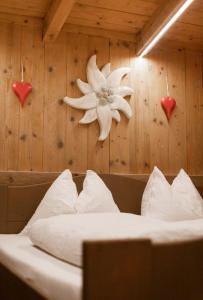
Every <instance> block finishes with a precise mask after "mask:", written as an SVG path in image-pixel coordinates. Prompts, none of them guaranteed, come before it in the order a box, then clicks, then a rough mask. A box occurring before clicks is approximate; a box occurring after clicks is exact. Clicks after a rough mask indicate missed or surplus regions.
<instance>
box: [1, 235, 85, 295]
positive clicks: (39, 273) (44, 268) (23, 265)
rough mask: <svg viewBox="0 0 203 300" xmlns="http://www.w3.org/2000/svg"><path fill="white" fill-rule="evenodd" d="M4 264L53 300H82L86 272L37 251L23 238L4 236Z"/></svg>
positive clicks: (2, 239)
mask: <svg viewBox="0 0 203 300" xmlns="http://www.w3.org/2000/svg"><path fill="white" fill-rule="evenodd" d="M0 262H1V263H2V264H3V265H4V266H5V267H7V268H8V269H9V270H10V271H12V272H13V273H14V274H16V275H17V276H18V277H19V278H21V279H22V280H23V281H24V282H25V283H27V284H28V285H29V286H31V287H32V288H34V289H35V290H36V291H37V292H38V293H39V294H41V295H42V296H43V297H45V298H47V299H50V300H67V299H68V300H80V299H81V298H82V269H81V268H78V267H76V266H73V265H71V264H68V263H65V262H63V261H61V260H58V259H57V258H55V257H53V256H51V255H49V254H47V253H46V252H43V251H42V250H40V249H38V248H36V247H34V246H33V245H32V243H31V241H30V239H29V238H28V237H26V236H22V235H6V234H5V235H3V234H2V235H0Z"/></svg>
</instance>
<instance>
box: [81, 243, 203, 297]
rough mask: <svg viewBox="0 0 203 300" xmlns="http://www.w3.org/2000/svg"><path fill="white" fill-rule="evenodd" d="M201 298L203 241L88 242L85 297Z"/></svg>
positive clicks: (202, 285) (85, 264)
mask: <svg viewBox="0 0 203 300" xmlns="http://www.w3.org/2000/svg"><path fill="white" fill-rule="evenodd" d="M95 299H96V300H114V299H115V300H124V299H125V300H134V299H139V300H155V299H156V300H163V299H164V300H202V299H203V240H199V241H192V242H184V243H174V244H163V245H161V244H160V245H153V244H151V242H150V241H147V240H140V241H138V240H131V241H129V240H128V241H112V242H109V241H102V242H86V243H85V244H84V289H83V300H95Z"/></svg>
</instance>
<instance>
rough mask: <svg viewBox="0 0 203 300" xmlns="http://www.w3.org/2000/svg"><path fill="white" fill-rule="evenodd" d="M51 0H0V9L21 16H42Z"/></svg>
mask: <svg viewBox="0 0 203 300" xmlns="http://www.w3.org/2000/svg"><path fill="white" fill-rule="evenodd" d="M50 3H51V0H32V1H24V0H23V1H21V0H1V2H0V11H1V12H3V13H11V14H13V13H14V14H17V15H23V16H34V17H44V16H45V14H46V12H47V10H48V7H49V5H50Z"/></svg>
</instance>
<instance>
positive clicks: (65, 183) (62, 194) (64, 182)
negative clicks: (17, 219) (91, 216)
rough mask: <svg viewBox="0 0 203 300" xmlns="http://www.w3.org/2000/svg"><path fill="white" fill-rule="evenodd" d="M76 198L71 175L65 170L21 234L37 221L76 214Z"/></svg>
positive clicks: (75, 189) (76, 194) (76, 193)
mask: <svg viewBox="0 0 203 300" xmlns="http://www.w3.org/2000/svg"><path fill="white" fill-rule="evenodd" d="M77 198H78V192H77V188H76V185H75V183H74V182H73V179H72V174H71V172H70V171H69V170H65V171H64V172H63V173H61V174H60V175H59V177H58V178H57V179H56V180H55V181H54V182H53V184H52V185H51V187H50V188H49V189H48V191H47V192H46V194H45V196H44V198H43V199H42V201H41V202H40V204H39V206H38V207H37V209H36V211H35V213H34V215H33V216H32V218H31V219H30V221H29V222H28V224H27V225H26V227H25V228H24V229H23V231H22V233H23V234H26V233H27V232H28V231H29V228H30V226H31V225H32V224H33V223H34V222H35V221H36V220H38V219H43V218H49V217H51V216H56V215H60V214H71V213H76V209H75V207H74V205H75V202H76V200H77Z"/></svg>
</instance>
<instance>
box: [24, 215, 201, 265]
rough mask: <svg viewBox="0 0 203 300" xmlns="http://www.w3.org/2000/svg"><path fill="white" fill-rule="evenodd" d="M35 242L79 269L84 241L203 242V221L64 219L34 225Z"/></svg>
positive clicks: (106, 217) (101, 217)
mask: <svg viewBox="0 0 203 300" xmlns="http://www.w3.org/2000/svg"><path fill="white" fill-rule="evenodd" d="M29 235H30V238H31V240H32V242H33V243H34V244H35V245H36V246H38V247H40V248H41V249H44V250H45V251H47V252H49V253H51V254H53V255H54V256H56V257H58V258H60V259H63V260H65V261H67V262H69V263H72V264H74V265H77V266H81V265H82V244H83V242H84V241H95V240H114V239H136V238H147V239H151V240H152V242H154V243H169V242H182V241H187V240H193V239H200V238H203V218H202V219H198V220H192V221H181V222H163V221H159V220H155V219H150V218H147V217H142V216H138V215H133V214H127V213H119V214H118V213H116V214H115V213H100V214H74V215H61V216H56V217H51V218H49V219H42V220H39V221H37V222H36V223H35V224H33V225H32V227H31V230H30V233H29Z"/></svg>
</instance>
